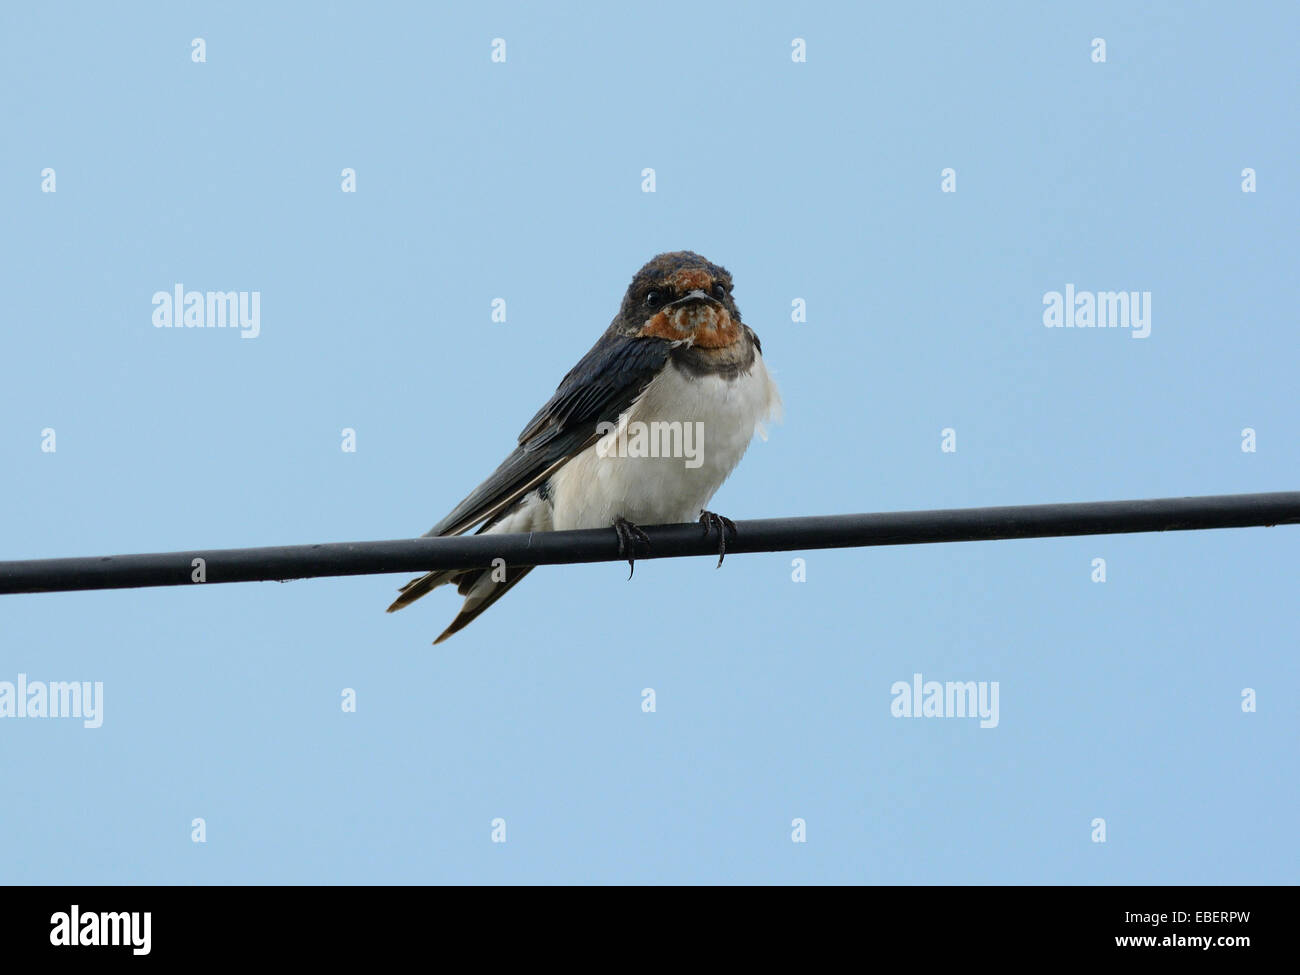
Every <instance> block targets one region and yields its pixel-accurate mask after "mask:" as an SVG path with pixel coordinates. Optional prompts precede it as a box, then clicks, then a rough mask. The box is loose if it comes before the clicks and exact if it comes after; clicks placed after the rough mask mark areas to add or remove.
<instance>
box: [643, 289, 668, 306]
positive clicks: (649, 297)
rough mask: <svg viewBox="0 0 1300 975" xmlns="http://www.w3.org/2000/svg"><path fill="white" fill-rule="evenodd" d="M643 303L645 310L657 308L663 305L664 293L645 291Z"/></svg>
mask: <svg viewBox="0 0 1300 975" xmlns="http://www.w3.org/2000/svg"><path fill="white" fill-rule="evenodd" d="M645 303H646V307H647V308H658V307H659V306H660V305H662V304H663V303H664V293H663V292H662V291H647V292H646V296H645Z"/></svg>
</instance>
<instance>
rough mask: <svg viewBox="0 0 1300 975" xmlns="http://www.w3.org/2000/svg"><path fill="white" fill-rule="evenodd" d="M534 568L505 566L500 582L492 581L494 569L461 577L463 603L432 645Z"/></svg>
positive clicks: (462, 626) (466, 623) (468, 621)
mask: <svg viewBox="0 0 1300 975" xmlns="http://www.w3.org/2000/svg"><path fill="white" fill-rule="evenodd" d="M534 568H536V566H532V565H521V566H514V567H510V566H507V568H506V570H505V575H506V577H505V579H503V580H502V581H500V582H493V581H492V573H493V572H494V571H496V570H494V569H485V570H483V571H482V572H480V573H479V574H478V577H477V578H467V579H463V580H462V581H461V583H460V593H461V595H462V596H464V597H465V604H464V605H463V606H461V608H460V612H459V613H457V614H456V618H455V619H454V620H452V621H451V625H450V626H448V627H447V628H446V629H445V630H443V631H442V633H441V634H439V636H438V639H436V640H434V641H433V644H434V646H437V645H438V644H439V643H441V642H442V641H443V640H445V639H447V637H449V636H451V635H452V634H453V633H458V632H460V631H461V630H463V629H465V627H467V626H469V625H470V624H471V623H473V622H474V620H475V619H477V618H478V615H479V614H480V613H482V612H483V611H485V610H486V609H487V608H488V607H489V606H491V605H492V604H493V603H495V602H496V601H497V600H498V599H500V598H501V597H502V596H504V595H505V594H506V593H508V592H509V591H510V590H511V589H513V588H514V586H515V585H516V584H517V583H518V582H519V580H521V579H522V578H523V577H524V576H526V575H528V573H530V572H532V571H533V569H534ZM430 575H432V573H430Z"/></svg>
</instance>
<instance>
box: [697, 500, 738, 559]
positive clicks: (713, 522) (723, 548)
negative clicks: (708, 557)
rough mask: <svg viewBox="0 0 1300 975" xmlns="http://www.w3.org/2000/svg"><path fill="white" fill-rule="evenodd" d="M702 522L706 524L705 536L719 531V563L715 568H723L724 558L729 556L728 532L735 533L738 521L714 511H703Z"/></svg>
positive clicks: (701, 514)
mask: <svg viewBox="0 0 1300 975" xmlns="http://www.w3.org/2000/svg"><path fill="white" fill-rule="evenodd" d="M700 524H701V525H703V526H704V534H705V537H707V536H709V535H710V534H712V533H713V532H714V531H717V533H718V564H717V566H715V568H719V569H721V568H722V560H723V559H725V558H726V557H727V532H731V534H732V535H735V534H736V523H735V522H734V521H732V520H731V519H730V518H725V517H723V516H722V515H717V514H714V513H713V512H712V511H701V512H700Z"/></svg>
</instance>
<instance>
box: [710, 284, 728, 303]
mask: <svg viewBox="0 0 1300 975" xmlns="http://www.w3.org/2000/svg"><path fill="white" fill-rule="evenodd" d="M713 297H715V298H717V299H718V300H719V301H722V300H723V299H724V298H726V297H727V289H726V288H725V287H723V285H722V282H721V281H717V282H715V283H714V285H713Z"/></svg>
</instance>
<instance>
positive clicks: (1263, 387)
mask: <svg viewBox="0 0 1300 975" xmlns="http://www.w3.org/2000/svg"><path fill="white" fill-rule="evenodd" d="M607 7H608V5H601V6H598V5H595V4H590V5H565V4H535V3H519V4H499V5H498V4H480V5H454V4H440V5H437V6H436V7H435V6H434V5H423V4H421V5H414V4H412V5H408V6H402V7H398V6H393V7H383V6H381V5H376V6H373V7H367V6H365V5H362V6H360V7H358V6H357V5H355V4H334V5H328V6H323V7H322V8H320V9H314V8H313V9H311V10H307V9H306V8H305V6H304V8H303V9H301V10H298V11H290V10H288V9H282V8H281V5H270V4H221V5H216V4H212V5H207V6H206V7H205V6H201V5H196V4H185V5H181V4H162V3H159V4H153V5H131V6H130V7H125V8H113V9H111V10H109V9H106V8H101V7H98V6H91V5H84V6H72V7H69V6H67V5H62V4H21V5H20V4H5V5H4V7H3V10H2V12H0V65H2V66H3V67H0V72H2V78H3V83H2V84H0V135H2V142H0V210H2V211H3V214H4V224H5V230H4V234H3V236H2V237H0V285H2V286H3V294H4V299H5V302H4V304H5V315H4V317H5V322H6V324H5V327H4V329H3V338H2V339H0V342H3V355H0V457H2V458H3V464H4V467H3V473H4V477H3V480H2V481H0V484H2V486H0V496H2V497H3V500H4V505H3V511H4V514H3V516H2V517H0V558H33V557H46V556H51V557H52V556H70V555H100V554H113V553H123V552H149V551H169V550H179V549H187V550H193V551H195V552H196V553H201V552H202V551H203V550H204V547H205V546H206V547H212V548H219V547H231V546H246V545H273V544H287V543H300V542H317V541H348V540H361V539H383V538H395V537H403V536H410V535H416V534H419V533H420V532H423V531H424V530H425V529H426V528H428V527H429V525H431V524H432V523H433V522H434V521H436V520H437V519H438V518H440V517H441V516H442V515H443V514H444V513H446V511H447V510H448V509H449V508H450V507H451V506H452V505H453V504H454V503H455V502H457V501H458V500H459V499H460V498H461V497H462V496H463V495H464V494H465V493H466V492H467V491H468V490H469V489H470V488H471V487H473V486H474V485H475V484H477V483H478V481H479V480H480V479H481V478H482V477H483V476H484V475H485V474H486V473H487V472H488V471H489V470H490V469H491V468H492V467H493V466H494V465H495V464H496V463H497V462H498V461H499V460H500V458H501V457H502V456H503V455H504V454H505V452H506V451H507V450H508V449H509V447H510V446H511V444H512V443H513V438H514V436H515V435H516V433H517V432H518V431H519V429H520V428H521V427H522V426H523V424H524V422H525V421H526V420H527V419H528V418H529V417H530V416H532V414H533V412H534V411H535V410H536V409H537V407H538V406H540V405H541V403H542V402H544V401H545V400H546V398H547V397H548V396H549V395H550V393H551V392H552V391H553V389H554V387H555V384H556V383H557V382H558V380H559V379H560V377H561V376H562V375H563V374H564V372H565V371H566V370H567V369H568V368H569V367H570V366H571V365H572V364H573V363H574V362H575V361H576V360H577V358H578V357H579V356H580V355H581V354H582V353H583V352H585V351H586V350H587V348H588V347H589V346H590V344H591V343H592V342H593V341H594V340H595V338H596V336H597V335H599V333H600V332H601V331H602V330H603V329H604V328H605V326H606V325H607V324H608V322H609V319H610V318H611V317H612V315H613V314H614V312H615V310H616V308H617V306H618V302H619V299H620V297H621V295H622V292H623V289H624V288H625V287H626V285H627V282H628V280H629V279H630V277H631V275H632V273H633V272H634V271H635V270H636V268H637V267H639V266H640V265H641V264H642V263H643V262H644V261H645V260H647V259H648V258H649V257H650V256H652V255H653V254H655V253H657V252H659V251H663V250H672V249H680V248H691V249H694V250H698V251H699V252H701V253H703V254H705V255H706V256H708V257H709V258H710V259H712V260H714V261H717V262H719V263H722V264H724V265H726V266H727V267H728V268H729V269H730V270H731V272H732V273H733V274H734V276H735V280H736V295H737V298H738V301H739V304H740V307H741V309H742V311H743V313H744V317H745V320H746V321H747V322H748V323H749V324H751V325H752V326H753V327H754V328H755V329H756V330H757V332H758V333H759V335H760V337H761V338H762V340H763V345H764V349H765V351H766V355H767V359H768V362H769V363H770V365H771V368H772V370H773V372H774V373H775V376H776V378H777V381H778V382H779V383H780V385H781V388H782V391H783V393H784V396H785V403H786V419H785V422H784V423H783V424H781V425H779V426H776V427H774V428H773V429H772V432H771V438H770V440H769V441H768V442H767V443H762V442H757V443H756V444H755V445H754V446H753V448H751V452H750V454H749V456H748V457H747V458H746V459H745V461H744V462H743V463H742V464H741V466H740V469H739V470H738V471H737V473H736V474H735V475H734V476H733V478H732V480H731V481H730V482H728V483H727V484H726V485H725V486H724V488H723V489H722V491H721V492H720V493H719V494H718V495H717V497H716V499H715V503H714V504H713V506H712V507H714V508H715V509H716V510H718V511H720V512H722V513H723V514H727V515H730V516H731V517H733V518H750V517H763V516H775V515H803V514H825V513H837V512H851V511H877V510H900V509H914V508H932V507H962V506H973V505H987V504H1021V503H1034V502H1046V501H1085V500H1102V499H1118V498H1134V497H1159V496H1167V495H1191V494H1215V493H1228V492H1246V491H1265V490H1286V489H1294V488H1296V487H1298V486H1300V452H1298V450H1297V434H1296V431H1297V430H1300V400H1298V399H1297V396H1296V352H1297V338H1296V311H1295V287H1296V267H1297V243H1298V239H1300V191H1298V190H1297V179H1296V161H1297V159H1300V126H1297V124H1296V122H1297V120H1296V115H1297V109H1296V101H1295V98H1296V91H1297V90H1298V88H1300V66H1298V62H1297V60H1296V56H1295V39H1296V37H1297V36H1298V34H1300V14H1298V13H1297V8H1296V7H1295V5H1294V4H1290V3H1280V2H1279V3H1271V4H1226V3H1222V4H1205V3H1202V4H1193V3H1166V4H1153V5H1140V9H1139V5H1134V4H1129V3H1092V4H1087V5H1078V9H1077V10H1072V11H1071V10H1065V9H1062V5H1058V4H1039V3H1025V4H1015V5H995V6H994V7H992V8H990V7H986V6H978V7H977V6H974V5H959V4H956V3H952V4H940V5H934V6H928V7H927V6H923V5H918V4H907V5H900V6H885V7H880V6H876V5H871V6H870V7H868V5H865V4H849V3H841V4H823V5H795V4H780V5H759V4H751V3H745V4H739V3H737V4H729V5H721V4H700V3H680V4H660V5H656V6H652V7H646V6H644V5H638V6H635V7H633V6H626V7H620V8H619V9H617V10H615V9H607ZM196 37H201V38H203V39H204V41H205V42H206V58H207V60H206V63H201V64H200V63H195V62H194V61H192V60H191V50H192V49H191V40H192V39H193V38H196ZM497 37H500V38H504V39H505V41H506V61H505V63H493V62H492V60H491V57H490V55H491V42H492V39H493V38H497ZM796 37H801V38H804V39H806V43H807V61H806V63H795V62H793V61H792V59H791V41H792V39H793V38H796ZM1096 37H1101V38H1104V39H1105V41H1106V61H1105V63H1094V61H1093V60H1092V57H1091V52H1092V47H1091V42H1092V39H1093V38H1096ZM349 167H350V168H353V169H355V171H356V174H357V192H356V193H355V194H345V193H343V192H341V189H340V183H341V172H342V170H343V169H344V168H349ZM646 167H653V168H654V169H655V171H656V182H657V191H656V192H655V193H653V194H648V193H643V192H642V191H641V182H642V180H641V173H642V170H643V169H644V168H646ZM947 167H951V168H953V169H954V170H955V171H956V180H957V184H956V185H957V192H956V193H948V194H945V193H943V192H941V189H940V182H941V172H942V170H943V169H944V168H947ZM46 168H52V169H53V170H54V171H55V179H56V184H55V185H56V191H55V192H54V193H43V192H42V191H41V183H42V176H41V174H42V171H43V170H44V169H46ZM1246 168H1252V169H1254V170H1255V171H1256V174H1257V176H1256V178H1257V192H1255V193H1243V192H1242V188H1241V186H1242V175H1241V173H1242V170H1243V169H1246ZM178 283H180V284H183V285H184V286H185V287H186V289H197V290H204V291H206V290H220V291H225V290H244V291H250V292H251V291H258V292H260V294H261V323H260V328H261V333H260V335H259V336H258V337H257V338H256V339H252V340H245V339H241V338H240V336H239V335H238V334H237V333H236V332H233V331H229V330H225V329H208V330H186V329H160V328H155V327H153V325H152V323H151V315H152V313H153V306H152V304H151V296H152V295H153V294H154V293H155V292H157V291H170V290H171V289H173V288H174V287H175V286H176V285H177V284H178ZM1067 284H1072V285H1074V287H1075V288H1076V289H1078V290H1081V291H1082V290H1089V291H1109V290H1116V291H1118V290H1125V291H1138V292H1148V291H1149V292H1151V295H1152V299H1151V302H1152V326H1151V334H1150V336H1149V337H1148V338H1146V339H1141V340H1135V339H1134V338H1132V337H1131V335H1130V333H1129V331H1128V330H1122V329H1107V330H1097V329H1092V330H1076V329H1048V328H1044V326H1043V324H1042V314H1043V296H1044V295H1045V294H1046V293H1048V292H1051V291H1061V290H1063V289H1064V288H1065V286H1066V285H1067ZM497 297H502V298H505V299H506V302H507V321H506V322H505V323H503V324H502V323H496V324H494V323H493V322H492V321H491V320H490V306H491V302H492V300H493V299H494V298H497ZM795 298H803V299H805V300H806V302H807V322H806V323H803V324H796V323H794V322H792V321H791V314H790V311H791V302H792V300H793V299H795ZM948 427H951V428H953V429H955V430H956V434H957V451H956V453H944V452H942V451H941V450H940V432H941V431H942V430H943V429H944V428H948ZM1246 427H1250V428H1253V429H1254V430H1255V431H1256V437H1257V448H1258V449H1257V451H1256V452H1254V453H1247V452H1243V451H1242V449H1241V443H1242V433H1241V431H1242V430H1243V429H1244V428H1246ZM46 428H52V429H53V430H54V431H55V436H56V448H57V449H56V451H55V452H53V453H49V452H43V451H42V449H41V444H42V431H43V430H45V429H46ZM344 428H352V429H354V430H355V431H356V438H357V441H356V442H357V449H356V452H355V453H345V452H344V451H343V450H341V448H340V443H341V431H342V430H343V429H344ZM1298 551H1300V530H1297V529H1294V528H1273V529H1262V528H1261V529H1250V530H1238V531H1222V532H1199V533H1183V534H1171V535H1167V536H1158V535H1148V536H1127V537H1111V538H1090V539H1088V538H1085V539H1049V540H1039V541H1016V542H991V543H981V544H955V545H937V546H935V545H932V546H917V547H909V548H889V549H875V550H854V551H838V552H812V553H805V554H806V558H807V581H806V582H803V583H796V582H793V581H792V579H791V558H792V555H790V554H773V555H750V556H739V557H735V558H733V559H729V560H728V561H727V564H726V565H725V566H724V567H723V569H722V570H721V571H715V570H714V568H713V563H712V562H711V561H710V560H706V559H696V560H668V561H660V562H646V563H643V564H642V565H640V566H639V567H638V569H637V572H636V578H635V580H634V581H632V582H630V583H629V582H627V581H626V577H627V571H626V567H620V566H618V565H612V564H610V565H595V566H574V567H565V568H556V569H543V570H538V571H537V572H535V573H534V574H533V575H532V576H531V577H530V578H529V579H528V581H527V583H526V584H524V585H522V586H520V587H519V589H517V590H516V591H515V592H513V593H511V594H510V595H509V596H508V597H507V598H506V599H504V600H503V601H502V602H501V603H500V604H499V605H498V606H497V607H495V608H494V609H493V610H492V611H491V612H489V613H488V614H486V615H485V616H484V617H483V618H482V619H480V620H479V621H478V622H476V623H475V624H474V625H473V626H471V627H470V628H469V629H467V630H466V631H464V632H463V633H461V634H459V635H458V636H456V637H455V638H453V639H452V640H451V641H449V642H448V643H446V644H444V645H442V646H439V647H437V648H436V649H435V648H433V647H431V646H430V641H431V640H432V639H433V637H434V636H436V635H437V634H438V633H439V632H440V631H441V630H442V628H443V626H444V625H445V624H446V623H447V621H448V620H449V619H450V618H451V617H452V615H453V614H454V612H455V608H456V606H457V605H458V603H459V601H458V600H457V599H456V598H455V597H454V596H453V595H452V594H450V593H449V592H447V591H442V592H439V593H436V594H435V595H433V596H431V597H428V598H427V599H425V600H424V601H422V602H421V603H419V604H417V605H416V606H415V607H413V608H411V609H409V610H407V611H405V612H403V613H401V614H398V615H395V616H385V615H384V613H383V609H384V607H385V606H386V605H387V603H388V602H389V600H390V599H391V597H392V596H393V593H394V590H395V588H396V587H397V586H398V585H399V584H400V583H401V582H403V581H404V580H405V578H407V577H406V576H381V577H374V576H372V577H361V578H350V579H326V580H313V581H300V582H294V583H289V584H284V585H280V584H275V583H265V584H246V585H233V586H218V585H212V586H193V587H188V588H172V589H152V590H137V591H122V592H100V593H70V594H52V595H37V596H20V597H14V596H7V597H0V681H4V680H8V681H16V679H17V675H18V674H19V673H24V674H26V675H27V676H28V679H29V680H78V681H81V680H85V681H92V682H93V681H102V682H103V684H104V723H103V726H102V727H100V728H98V729H96V730H89V729H86V728H84V727H82V725H81V723H80V722H78V721H74V720H44V721H42V720H36V719H26V720H23V719H9V720H3V719H0V781H3V782H4V783H5V787H4V790H3V792H4V796H5V798H4V799H3V800H2V801H0V833H2V834H3V835H4V837H5V844H4V845H5V850H6V853H5V855H4V857H3V858H0V881H3V882H12V883H73V882H85V883H119V882H126V883H135V882H141V883H235V882H326V883H332V882H439V881H460V882H465V881H468V882H514V883H533V882H550V881H559V882H585V881H598V882H623V881H633V882H651V883H657V882H732V881H739V882H784V883H804V882H890V883H933V882H941V883H974V882H1003V883H1042V882H1065V883H1084V884H1092V883H1119V884H1127V883H1165V882H1169V883H1252V882H1261V881H1268V882H1275V883H1276V882H1283V883H1287V882H1290V883H1293V882H1295V881H1296V880H1297V879H1298V873H1300V871H1298V870H1297V863H1298V861H1300V857H1298V853H1300V834H1298V833H1297V831H1296V828H1295V825H1296V824H1295V814H1296V809H1297V805H1298V800H1300V791H1298V790H1300V787H1298V785H1297V783H1298V782H1300V775H1298V774H1297V772H1298V771H1300V769H1298V768H1297V764H1298V763H1297V757H1296V743H1297V740H1300V708H1298V707H1297V701H1296V688H1297V686H1298V685H1300V665H1298V664H1297V651H1296V648H1297V628H1296V618H1295V607H1296V597H1295V592H1296V565H1297V552H1298ZM1095 558H1104V559H1105V560H1106V565H1107V581H1106V582H1105V583H1095V582H1093V581H1092V580H1091V575H1092V571H1093V569H1092V560H1093V559H1095ZM918 672H919V673H922V674H924V675H925V679H927V680H929V679H936V680H941V681H947V680H961V681H965V680H973V681H988V682H992V681H997V682H998V683H999V687H1000V721H999V724H998V727H996V728H990V729H981V728H980V727H979V726H978V723H977V722H975V721H972V720H969V719H966V720H963V719H900V718H895V717H892V716H891V713H890V702H891V700H892V698H891V691H890V689H891V686H892V685H893V684H894V682H895V681H899V680H903V681H910V680H911V678H912V675H913V674H914V673H918ZM344 688H353V689H355V691H356V694H357V711H356V713H352V714H349V713H344V712H343V711H342V709H341V707H340V694H341V692H342V690H343V689H344ZM643 688H654V690H655V692H656V706H657V710H656V711H655V712H654V713H644V712H643V711H642V709H641V700H642V698H641V692H642V689H643ZM1243 688H1253V689H1255V691H1256V693H1257V696H1258V711H1257V712H1256V713H1243V711H1242V708H1241V703H1240V702H1241V695H1242V690H1243ZM195 817H202V818H203V819H205V821H206V824H207V842H206V843H205V844H196V843H193V842H191V821H192V820H193V819H194V818H195ZM496 817H501V818H504V819H505V821H506V827H507V842H506V843H505V844H495V843H493V842H491V837H490V834H491V822H492V820H493V819H494V818H496ZM1098 817H1100V818H1103V819H1105V821H1106V826H1107V842H1106V843H1104V844H1098V843H1094V842H1092V838H1091V837H1092V826H1091V823H1092V821H1093V820H1094V819H1095V818H1098ZM795 818H801V819H803V820H805V822H806V824H807V842H806V843H802V844H799V843H793V842H792V841H791V830H792V826H791V822H792V820H793V819H795Z"/></svg>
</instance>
